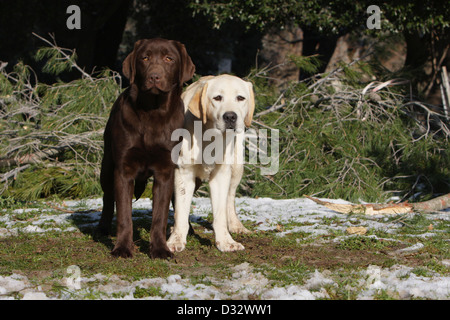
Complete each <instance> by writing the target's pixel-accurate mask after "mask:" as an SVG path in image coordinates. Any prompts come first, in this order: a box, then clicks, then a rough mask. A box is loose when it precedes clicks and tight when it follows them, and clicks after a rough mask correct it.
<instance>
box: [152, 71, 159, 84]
mask: <svg viewBox="0 0 450 320" xmlns="http://www.w3.org/2000/svg"><path fill="white" fill-rule="evenodd" d="M160 80H161V76H160V75H159V74H158V73H151V74H150V81H151V82H154V83H158V82H159V81H160Z"/></svg>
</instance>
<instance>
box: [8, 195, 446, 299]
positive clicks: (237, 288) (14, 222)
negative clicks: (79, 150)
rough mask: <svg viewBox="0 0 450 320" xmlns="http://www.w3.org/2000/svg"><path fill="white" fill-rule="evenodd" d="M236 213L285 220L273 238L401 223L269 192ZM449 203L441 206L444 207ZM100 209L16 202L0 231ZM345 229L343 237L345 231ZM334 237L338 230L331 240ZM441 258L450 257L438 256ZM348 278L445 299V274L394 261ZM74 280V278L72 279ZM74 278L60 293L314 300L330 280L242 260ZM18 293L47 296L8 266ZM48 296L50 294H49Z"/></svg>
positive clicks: (42, 226)
mask: <svg viewBox="0 0 450 320" xmlns="http://www.w3.org/2000/svg"><path fill="white" fill-rule="evenodd" d="M323 200H326V201H329V202H335V203H347V202H345V201H342V200H328V199H323ZM65 206H66V209H72V210H78V209H80V208H83V209H84V210H89V209H94V210H97V209H99V208H101V206H102V202H101V199H92V200H82V201H65ZM150 208H151V201H150V200H149V199H140V200H138V201H136V202H134V203H133V210H134V213H141V215H137V217H133V219H142V215H143V216H144V217H145V216H146V215H147V214H149V213H150ZM236 208H237V211H238V215H239V217H240V218H241V220H243V221H251V222H253V225H256V229H257V230H274V229H277V226H279V225H283V226H285V225H287V226H289V225H291V227H286V228H283V230H282V231H281V232H279V233H278V235H279V236H280V237H282V236H284V235H285V234H287V233H292V232H302V233H304V234H309V235H310V237H316V236H317V235H321V234H329V233H330V230H333V231H336V230H342V231H345V229H346V228H347V227H349V226H353V224H352V221H353V220H354V219H357V220H359V221H358V225H360V226H365V227H367V228H368V229H377V230H383V231H385V232H387V233H388V234H389V233H392V234H395V232H396V230H397V229H399V228H400V227H401V224H400V223H399V222H398V221H396V220H395V219H389V218H387V217H385V216H372V217H370V218H364V219H361V218H360V217H353V216H349V215H343V214H339V213H336V212H334V211H332V210H330V209H327V208H325V207H323V206H320V205H318V204H316V203H315V202H313V201H311V200H309V199H289V200H273V199H269V198H259V199H253V198H238V199H236ZM33 210H34V211H39V215H34V216H33V218H31V219H16V217H17V215H27V214H31V215H32V214H33V212H34V211H33ZM447 210H448V209H447ZM210 212H211V204H210V200H209V199H208V198H195V199H194V201H193V213H192V214H191V221H193V222H195V221H198V220H199V219H204V218H206V216H207V215H208V214H210ZM99 218H100V212H89V213H83V212H80V213H58V214H55V210H51V209H48V210H46V209H42V208H41V209H16V210H12V211H8V212H6V211H5V210H3V212H2V211H0V237H11V236H15V235H17V234H19V233H42V232H47V231H49V230H52V231H61V232H72V231H75V230H77V228H76V227H74V225H73V223H72V222H73V220H74V219H77V220H78V221H82V222H83V224H84V225H83V224H79V223H78V227H79V228H82V227H83V226H90V225H94V224H97V222H98V220H99ZM433 218H434V219H440V220H449V219H450V215H449V214H448V212H440V213H436V214H433ZM324 219H329V221H333V220H332V219H334V221H339V222H340V223H339V225H338V224H337V223H327V224H324V223H323V221H324ZM438 232H445V231H442V230H430V231H429V232H426V233H422V234H420V235H411V236H412V237H417V243H416V244H415V245H413V246H410V247H408V248H405V249H402V250H404V251H406V252H407V251H408V250H410V251H416V250H420V249H421V248H422V247H423V244H422V243H421V242H420V238H422V237H433V236H434V235H436V234H437V233H438ZM345 237H348V236H342V237H341V238H345ZM334 241H339V237H338V238H336V239H334ZM440 263H442V264H444V265H446V266H447V267H448V266H449V264H450V261H449V260H444V261H441V262H440ZM355 278H356V279H360V280H358V281H359V286H360V287H361V288H363V289H362V290H360V291H359V292H360V293H359V295H358V299H372V298H373V296H374V295H375V294H377V293H378V292H380V290H384V291H385V292H395V293H396V294H397V296H398V298H402V299H405V298H406V299H409V298H427V299H450V277H446V276H441V275H439V274H433V275H431V276H427V277H425V276H419V275H416V274H415V273H413V272H412V268H410V267H406V266H401V265H394V266H392V267H391V268H380V267H378V266H369V268H367V270H363V271H355ZM72 280H73V279H72ZM78 280H79V282H78V283H75V284H74V283H73V282H69V283H67V290H63V291H62V293H61V296H59V297H58V298H59V299H83V298H86V297H88V296H89V297H92V296H93V292H95V294H96V295H94V296H95V297H97V298H102V299H113V298H121V299H133V298H134V293H135V292H136V290H142V289H149V288H158V291H157V294H155V295H152V296H150V297H145V298H146V299H248V298H249V297H250V296H254V295H258V296H260V297H261V298H262V299H302V300H309V299H319V298H329V296H328V293H327V290H326V288H330V287H333V286H337V284H336V283H335V282H334V280H333V279H332V277H331V272H330V271H328V270H325V271H323V272H320V271H318V270H316V271H315V272H313V273H312V274H311V275H310V277H309V278H308V279H307V280H306V282H305V284H303V285H301V286H299V285H288V286H277V285H276V284H273V283H272V282H271V281H270V280H268V279H267V278H266V277H265V276H264V275H263V274H261V273H260V272H258V271H255V270H254V267H253V266H251V265H249V264H248V263H242V264H239V265H236V266H234V267H232V275H231V277H229V278H226V279H217V278H213V277H209V278H208V279H204V282H205V283H208V284H205V283H196V284H194V283H191V281H190V280H189V279H187V278H186V279H184V278H182V277H181V276H180V275H177V274H174V275H170V276H168V277H167V278H151V279H141V280H138V281H134V282H129V281H125V280H122V279H120V278H119V277H118V276H115V275H112V276H105V275H102V274H96V275H94V276H92V277H89V278H86V277H83V276H82V275H81V277H80V278H78ZM16 292H20V293H21V294H22V297H23V299H47V298H49V297H48V296H47V294H46V293H45V292H44V290H43V289H42V288H41V287H40V286H36V285H35V284H32V283H31V282H30V281H29V279H28V278H27V277H26V276H23V275H20V274H15V273H12V274H10V275H3V276H0V299H13V298H14V295H13V294H14V293H16ZM52 298H53V297H52Z"/></svg>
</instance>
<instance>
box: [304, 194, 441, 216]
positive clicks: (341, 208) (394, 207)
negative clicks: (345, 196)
mask: <svg viewBox="0 0 450 320" xmlns="http://www.w3.org/2000/svg"><path fill="white" fill-rule="evenodd" d="M305 197H306V198H308V199H310V200H312V201H314V202H315V203H317V204H320V205H323V206H325V207H327V208H329V209H331V210H333V211H336V212H339V213H345V214H350V213H360V214H365V215H369V216H373V215H379V214H399V213H413V212H416V211H419V212H435V211H440V210H443V209H446V208H449V207H450V193H448V194H446V195H443V196H440V197H437V198H434V199H432V200H429V201H424V202H417V203H408V202H402V203H388V204H377V203H373V204H338V203H331V202H327V201H322V200H319V199H316V198H313V197H310V196H305Z"/></svg>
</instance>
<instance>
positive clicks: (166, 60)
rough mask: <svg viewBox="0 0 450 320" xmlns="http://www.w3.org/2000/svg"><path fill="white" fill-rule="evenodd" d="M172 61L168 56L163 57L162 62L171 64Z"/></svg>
mask: <svg viewBox="0 0 450 320" xmlns="http://www.w3.org/2000/svg"><path fill="white" fill-rule="evenodd" d="M173 60H174V59H173V58H172V57H169V56H165V57H164V61H165V62H172V61H173Z"/></svg>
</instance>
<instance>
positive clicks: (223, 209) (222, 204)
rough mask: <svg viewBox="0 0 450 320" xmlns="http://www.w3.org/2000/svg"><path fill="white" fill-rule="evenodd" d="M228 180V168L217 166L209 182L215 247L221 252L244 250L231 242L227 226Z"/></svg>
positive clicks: (234, 242)
mask: <svg viewBox="0 0 450 320" xmlns="http://www.w3.org/2000/svg"><path fill="white" fill-rule="evenodd" d="M230 179H231V168H230V166H229V165H226V164H225V165H220V164H218V165H216V169H215V170H214V171H213V173H212V174H211V180H210V182H209V186H210V189H211V206H212V211H213V217H214V221H213V229H214V234H215V237H216V246H217V248H218V249H219V250H220V251H222V252H226V251H236V250H244V246H243V245H242V244H240V243H239V242H236V241H234V240H233V238H232V237H231V235H230V233H229V231H228V226H227V196H228V190H229V188H228V187H229V185H230Z"/></svg>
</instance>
